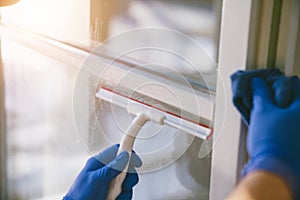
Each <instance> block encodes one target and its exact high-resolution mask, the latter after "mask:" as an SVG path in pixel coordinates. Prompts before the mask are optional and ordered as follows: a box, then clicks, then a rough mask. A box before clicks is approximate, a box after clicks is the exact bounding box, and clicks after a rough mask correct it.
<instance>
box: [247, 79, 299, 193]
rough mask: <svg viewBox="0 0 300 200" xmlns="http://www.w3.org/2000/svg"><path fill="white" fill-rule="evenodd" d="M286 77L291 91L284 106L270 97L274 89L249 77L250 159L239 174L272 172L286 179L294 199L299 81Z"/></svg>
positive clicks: (297, 168) (297, 150)
mask: <svg viewBox="0 0 300 200" xmlns="http://www.w3.org/2000/svg"><path fill="white" fill-rule="evenodd" d="M290 81H291V83H292V86H293V87H292V88H293V93H294V95H293V100H292V103H291V105H290V106H288V107H287V108H280V107H278V106H277V105H275V104H274V101H273V98H274V97H273V94H275V93H276V91H274V92H273V94H272V90H271V89H270V88H269V87H268V86H267V84H266V82H265V81H264V80H262V79H261V78H254V79H253V80H252V94H253V109H252V111H251V118H250V125H249V130H248V139H247V147H248V152H249V155H250V161H249V162H248V163H247V165H246V166H245V168H244V169H243V172H242V175H243V176H245V175H247V174H249V173H251V172H253V171H257V170H260V171H268V172H271V173H275V174H277V175H279V176H281V177H282V178H283V179H284V180H285V181H286V182H287V184H288V185H289V187H290V188H291V190H292V192H293V194H294V196H295V198H296V199H298V198H299V192H298V191H299V187H300V184H299V183H300V157H299V155H300V83H299V79H298V78H296V77H292V78H291V79H290ZM282 84H284V83H282ZM278 95H279V94H278Z"/></svg>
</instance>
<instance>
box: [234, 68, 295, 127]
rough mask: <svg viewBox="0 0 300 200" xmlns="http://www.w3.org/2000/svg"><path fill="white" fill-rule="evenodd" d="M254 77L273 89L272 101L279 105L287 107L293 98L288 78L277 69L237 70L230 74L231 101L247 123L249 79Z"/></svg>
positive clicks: (249, 100)
mask: <svg viewBox="0 0 300 200" xmlns="http://www.w3.org/2000/svg"><path fill="white" fill-rule="evenodd" d="M254 77H260V78H262V79H263V80H265V81H266V83H267V85H268V86H269V87H270V88H272V89H273V90H272V91H274V94H273V101H274V103H275V104H276V105H278V106H279V107H283V108H284V107H287V106H289V105H290V103H291V101H292V99H293V91H292V90H291V89H292V86H291V82H290V79H288V78H287V77H286V76H284V75H283V74H282V72H281V71H280V70H278V69H259V70H248V71H237V72H235V73H234V74H232V75H231V77H230V78H231V87H232V93H233V103H234V105H235V107H236V108H237V109H238V110H239V111H240V113H241V115H242V119H243V121H244V122H245V124H247V125H249V121H250V113H251V109H252V90H251V81H252V79H253V78H254Z"/></svg>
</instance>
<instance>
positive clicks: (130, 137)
mask: <svg viewBox="0 0 300 200" xmlns="http://www.w3.org/2000/svg"><path fill="white" fill-rule="evenodd" d="M148 120H149V117H148V116H147V115H146V114H144V113H139V114H137V116H136V117H135V118H134V120H133V121H132V122H131V124H130V126H129V127H128V128H127V130H126V133H125V135H124V136H123V138H122V141H121V144H120V147H119V151H118V154H120V153H121V152H123V151H127V152H128V153H129V161H128V164H127V166H126V167H125V169H124V170H123V172H121V174H119V175H118V176H117V177H116V178H114V179H113V180H112V181H111V183H110V185H109V189H108V194H107V200H115V199H116V198H117V197H118V196H119V195H120V194H121V192H122V184H123V181H124V180H125V177H126V174H127V171H128V167H129V162H130V158H131V153H132V148H133V145H134V141H135V138H136V136H137V134H138V133H139V131H140V129H141V128H142V127H143V125H144V124H145V123H146V122H147V121H148Z"/></svg>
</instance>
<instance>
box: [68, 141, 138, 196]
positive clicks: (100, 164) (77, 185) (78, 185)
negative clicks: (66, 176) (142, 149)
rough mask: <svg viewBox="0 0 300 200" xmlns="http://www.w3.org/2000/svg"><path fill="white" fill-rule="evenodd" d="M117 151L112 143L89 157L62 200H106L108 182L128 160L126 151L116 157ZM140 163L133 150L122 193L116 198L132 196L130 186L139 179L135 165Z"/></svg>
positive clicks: (116, 146) (122, 168)
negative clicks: (94, 155) (97, 153)
mask: <svg viewBox="0 0 300 200" xmlns="http://www.w3.org/2000/svg"><path fill="white" fill-rule="evenodd" d="M117 152H118V145H113V146H111V147H109V148H108V149H106V150H104V151H103V152H102V153H100V154H99V155H97V156H96V157H92V158H90V159H89V160H88V161H87V163H86V165H85V167H84V168H83V170H82V171H81V172H80V173H79V175H78V176H77V178H76V180H75V181H74V183H73V185H72V186H71V188H70V190H69V191H68V193H67V195H66V196H65V197H64V198H63V200H106V196H107V191H108V188H109V184H110V182H111V181H112V180H113V179H114V178H115V177H116V176H117V175H119V174H120V173H121V171H122V170H124V168H125V167H126V165H127V163H128V160H129V155H128V152H125V151H124V152H122V153H120V154H119V155H118V156H117V157H116V154H117ZM141 165H142V161H141V159H140V158H139V157H138V156H137V155H136V154H135V153H134V152H133V153H132V157H131V161H130V165H129V168H128V173H127V175H126V178H125V180H124V182H123V185H122V189H123V190H122V193H121V194H120V195H119V196H118V198H117V199H122V200H127V199H131V198H132V194H133V192H132V188H133V186H134V185H136V184H137V183H138V181H139V179H138V175H137V173H136V171H135V167H140V166H141Z"/></svg>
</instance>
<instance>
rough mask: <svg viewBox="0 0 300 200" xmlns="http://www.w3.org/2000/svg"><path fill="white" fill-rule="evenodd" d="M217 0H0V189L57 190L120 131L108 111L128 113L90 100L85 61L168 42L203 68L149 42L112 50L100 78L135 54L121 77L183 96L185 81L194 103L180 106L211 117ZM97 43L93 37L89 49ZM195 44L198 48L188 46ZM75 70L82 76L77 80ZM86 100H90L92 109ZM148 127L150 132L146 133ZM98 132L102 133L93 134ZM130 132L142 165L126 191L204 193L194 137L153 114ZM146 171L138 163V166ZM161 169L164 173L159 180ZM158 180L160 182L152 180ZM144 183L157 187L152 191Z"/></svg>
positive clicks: (25, 195) (20, 195)
mask: <svg viewBox="0 0 300 200" xmlns="http://www.w3.org/2000/svg"><path fill="white" fill-rule="evenodd" d="M220 3H221V2H220V1H209V0H202V1H194V0H188V1H179V0H169V1H167V0H155V1H154V0H151V1H150V0H131V1H129V0H122V1H116V0H110V1H108V0H98V1H96V0H91V1H71V0H60V1H59V0H52V1H50V0H22V1H20V2H19V3H18V4H15V5H13V6H10V7H4V8H1V16H2V18H1V22H2V23H1V36H2V38H1V39H2V41H1V42H2V44H1V49H2V62H3V71H4V79H5V103H6V104H5V106H6V116H7V131H6V144H7V156H6V172H7V189H8V190H7V191H8V193H7V196H8V199H58V198H60V197H61V196H62V195H63V194H64V193H65V192H66V191H67V189H68V187H69V186H70V184H71V183H72V181H73V179H74V178H75V176H76V174H77V173H78V172H79V170H80V169H81V167H82V165H83V164H84V162H85V160H86V159H87V158H88V157H89V156H90V155H91V154H93V153H96V152H97V151H99V150H101V149H103V148H105V147H107V145H108V144H110V142H119V141H120V137H121V136H122V132H121V131H120V130H119V129H120V127H118V124H115V121H114V117H115V116H114V112H116V113H118V114H119V116H122V117H120V118H118V122H120V123H122V125H123V126H124V127H126V125H127V124H128V122H129V121H128V120H127V121H126V120H125V121H122V120H121V119H124V118H125V117H124V116H126V112H125V110H123V109H120V108H117V107H113V109H114V110H111V107H110V105H108V104H101V105H99V104H97V103H95V91H94V90H95V85H93V84H94V83H96V82H94V81H97V80H96V79H95V78H96V77H95V76H94V74H90V73H91V72H90V71H84V70H82V69H84V68H82V67H84V66H85V65H87V64H90V63H91V62H94V61H95V62H96V63H97V62H101V63H102V64H103V63H104V64H106V63H107V62H110V61H114V60H115V58H116V55H120V54H122V53H124V52H125V51H126V50H127V49H128V48H130V47H131V46H134V47H138V46H140V45H141V44H142V45H147V44H149V45H153V44H156V42H157V44H156V45H161V44H172V48H171V49H170V50H172V51H173V52H175V53H179V54H180V55H181V56H183V57H187V58H189V59H191V60H193V61H195V62H196V63H197V62H198V61H199V63H197V65H198V66H200V67H202V68H200V71H201V73H202V74H201V75H203V76H197V75H195V71H192V70H190V69H192V68H191V67H190V66H189V65H188V64H187V63H186V62H182V58H180V57H178V56H174V54H172V53H169V52H166V51H157V49H151V48H149V49H145V50H144V51H134V52H131V53H130V55H127V56H124V57H122V59H120V60H119V61H122V63H120V62H116V63H114V65H113V66H112V67H111V69H112V74H109V73H108V74H106V75H107V78H108V79H110V80H111V81H115V82H119V81H120V79H119V77H122V74H119V76H116V73H126V72H128V70H132V68H131V67H130V64H138V65H139V66H140V67H139V68H134V70H135V71H134V73H130V76H127V79H126V80H134V81H133V82H136V81H139V80H140V81H142V82H141V83H143V81H144V82H145V81H147V80H152V81H153V80H154V82H155V81H157V80H159V81H162V82H164V83H165V84H168V85H169V86H170V88H172V91H176V93H178V94H180V95H182V98H187V99H190V98H189V96H190V95H192V96H193V94H192V92H190V91H195V92H196V93H197V95H196V99H195V102H197V103H198V104H199V105H201V106H202V107H201V108H202V109H200V110H196V109H193V106H192V104H191V103H188V102H187V103H186V104H185V105H184V106H185V108H184V109H185V110H188V111H189V112H191V113H193V114H194V115H197V116H198V117H200V118H203V119H205V120H207V121H208V122H207V123H211V122H212V121H213V111H214V110H213V108H214V107H213V106H214V101H211V98H214V93H215V89H216V78H217V77H216V74H215V69H216V62H215V60H216V57H217V52H218V48H217V46H218V39H217V38H218V35H219V33H218V32H219V31H218V27H219V18H220V9H219V8H220ZM150 27H152V28H150ZM130 30H131V31H130ZM161 34H163V36H164V37H162V35H161ZM122 37H124V38H122ZM157 38H158V39H157ZM127 39H128V40H127ZM120 41H121V42H122V45H120ZM191 41H194V43H193V42H191ZM101 42H102V43H101ZM126 42H127V43H126ZM100 43H101V44H102V45H101V46H100V47H98V49H96V50H94V51H93V49H94V48H95V47H96V46H98V45H99V44H100ZM194 44H201V45H194ZM199 46H201V50H200V51H201V53H203V56H199V51H198V50H195V48H196V49H197V48H199ZM202 47H203V48H202ZM122 48H124V49H122ZM99 50H101V51H99ZM122 50H123V51H122ZM91 52H92V53H91ZM103 52H104V53H103ZM195 52H198V54H195ZM204 57H205V61H203V59H204ZM86 59H87V60H86ZM141 63H142V64H141ZM166 66H167V67H166ZM168 67H171V68H168ZM86 72H87V73H86ZM170 72H180V73H170ZM78 73H79V74H80V75H81V76H78ZM126 74H127V73H126ZM178 74H179V75H180V76H178ZM123 75H124V74H123ZM182 75H183V76H182ZM204 76H205V78H203V77H204ZM78 77H80V78H82V79H80V81H82V82H78ZM114 78H115V79H114ZM123 80H124V79H123ZM204 80H205V81H206V83H205V82H204ZM204 83H205V84H204ZM187 85H188V86H189V87H186V86H187ZM74 88H75V93H74ZM186 88H187V89H188V90H186ZM156 89H157V87H155V88H150V89H149V88H145V89H144V90H143V91H142V92H144V93H145V94H146V95H147V94H149V92H153V91H156ZM189 89H190V91H189ZM191 89H192V90H191ZM77 90H78V91H80V93H79V94H80V98H77V100H78V101H79V102H77V101H75V103H76V102H77V103H78V104H76V105H78V107H76V108H75V110H73V109H74V107H73V106H74V104H73V97H74V95H76V94H77V93H76V91H77ZM153 97H154V98H159V100H161V101H169V103H170V104H172V103H173V101H170V100H166V99H163V98H166V96H165V95H159V94H156V95H155V96H153ZM91 105H95V106H96V107H97V106H99V108H98V107H97V109H98V110H96V111H97V112H96V113H93V112H95V111H94V110H93V106H91ZM173 106H175V107H176V106H178V105H173ZM112 111H113V112H112ZM74 112H75V120H74V119H73V118H74ZM76 113H77V114H80V115H76ZM97 123H100V126H99V125H98V126H97ZM99 128H101V130H100V129H99ZM121 128H122V127H121ZM150 129H151V130H153V129H155V133H157V132H159V134H156V135H153V134H151V132H149V130H150ZM108 130H110V131H108ZM147 130H148V131H147ZM101 132H109V133H111V134H110V135H104V134H99V133H101ZM139 139H140V140H139V142H137V144H136V150H137V152H140V153H141V154H142V155H143V156H144V157H143V158H144V168H143V169H142V170H144V171H141V181H140V184H139V185H138V186H137V188H136V192H135V198H136V199H143V198H145V195H146V196H150V194H151V196H152V197H153V198H156V199H162V198H170V199H172V198H174V197H175V196H176V197H177V198H191V199H208V195H209V184H210V169H211V167H210V165H211V156H210V155H206V156H205V158H201V159H199V155H198V153H199V150H200V148H201V144H202V141H201V140H199V139H195V138H194V137H190V136H189V135H187V134H184V133H180V132H178V130H176V129H172V128H168V127H163V128H161V127H159V126H157V125H155V124H150V125H147V126H146V127H145V130H144V131H143V132H142V133H141V135H140V138H139ZM149 152H156V154H150V153H149ZM199 168H201V170H200V171H199V170H198V169H199ZM146 171H147V172H148V173H142V172H146ZM161 176H167V177H170V179H169V180H164V181H163V180H161ZM153 181H155V183H156V184H155V185H153ZM171 183H172V184H171ZM174 184H176V185H177V186H178V187H174ZM162 185H170V187H169V189H168V190H166V189H163V190H162V189H161V188H163V187H161V186H162ZM149 186H151V190H149V189H148V188H149ZM164 188H165V187H164ZM153 190H155V191H157V192H156V193H155V194H153ZM178 195H182V196H180V197H179V196H178Z"/></svg>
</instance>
